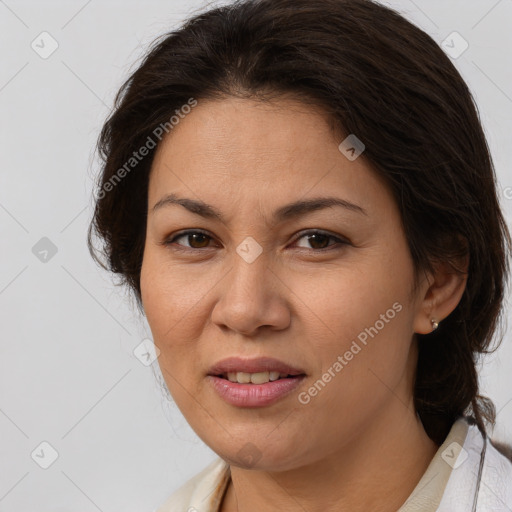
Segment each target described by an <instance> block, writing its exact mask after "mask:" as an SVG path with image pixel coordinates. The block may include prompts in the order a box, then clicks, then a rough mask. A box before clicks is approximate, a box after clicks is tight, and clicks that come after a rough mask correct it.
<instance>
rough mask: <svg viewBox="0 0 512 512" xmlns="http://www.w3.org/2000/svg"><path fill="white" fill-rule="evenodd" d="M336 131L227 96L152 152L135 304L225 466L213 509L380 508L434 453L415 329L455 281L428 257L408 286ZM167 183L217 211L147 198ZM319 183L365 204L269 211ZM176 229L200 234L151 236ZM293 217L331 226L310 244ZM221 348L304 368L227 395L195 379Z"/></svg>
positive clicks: (401, 258) (382, 200)
mask: <svg viewBox="0 0 512 512" xmlns="http://www.w3.org/2000/svg"><path fill="white" fill-rule="evenodd" d="M341 140H342V139H340V138H339V137H338V138H337V137H336V136H335V135H334V133H333V132H332V131H331V130H330V128H329V124H328V121H327V119H326V117H325V116H324V114H323V112H322V111H321V110H319V109H318V108H315V107H313V106H311V105H310V104H304V103H301V102H299V101H298V100H293V99H291V98H286V97H282V98H280V99H278V100H273V101H272V102H270V103H262V102H260V101H256V100H248V99H237V98H227V99H223V100H215V101H213V100H212V101H199V102H198V105H197V106H196V107H195V108H194V109H193V110H192V112H191V113H190V114H188V115H187V116H186V117H185V119H183V120H181V121H180V123H179V125H177V126H176V127H175V128H174V129H173V130H172V132H171V133H170V134H169V136H167V137H166V138H165V139H163V141H162V142H161V144H160V146H159V148H158V150H157V154H156V155H155V159H154V162H153V166H152V171H151V175H150V182H149V195H148V205H149V208H148V220H147V235H146V244H145V250H144V257H143V264H142V271H141V290H142V300H143V305H144V309H145V312H146V315H147V319H148V323H149V325H150V328H151V331H152V334H153V338H154V341H155V344H156V345H157V347H158V348H159V349H160V351H161V353H160V357H159V359H158V360H159V364H160V368H161V370H162V374H163V376H164V378H165V381H166V383H167V386H168V388H169V391H170V393H171V394H172V396H173V398H174V400H175V402H176V404H177V405H178V407H179V408H180V410H181V411H182V413H183V415H184V417H185V418H186V420H187V421H188V423H189V424H190V425H191V427H192V428H193V429H194V430H195V432H196V433H197V434H198V436H199V437H200V438H201V439H202V440H203V441H204V442H205V443H206V444H207V445H208V446H209V447H211V449H212V450H214V451H215V452H216V453H217V454H218V455H219V456H220V457H222V458H223V459H224V460H226V461H228V462H229V463H230V465H231V483H230V485H229V487H228V490H227V493H226V495H225V498H224V500H223V502H222V506H221V510H222V512H233V511H240V512H253V511H254V512H256V511H258V512H259V511H261V510H266V511H278V510H279V511H282V510H307V511H308V512H317V511H318V512H319V511H323V512H325V511H335V510H336V511H343V510H347V511H352V512H358V511H367V510H373V511H381V512H387V511H389V512H391V511H393V512H394V511H396V510H397V509H398V508H399V507H400V506H401V505H402V504H403V503H404V502H405V501H406V499H407V497H408V496H409V495H410V494H411V492H412V491H413V490H414V488H415V486H416V485H417V483H418V481H419V480H420V478H421V476H422V475H423V473H424V472H425V470H426V468H427V467H428V465H429V463H430V462H431V460H432V458H433V456H434V455H435V453H436V451H437V449H438V446H437V445H436V444H435V443H434V442H433V441H432V440H431V439H430V438H429V437H428V436H427V434H426V432H425V430H424V428H423V425H422V423H421V421H420V419H419V417H418V416H417V415H416V413H415V410H414V406H413V394H412V393H413V382H414V372H415V368H416V363H417V340H416V337H415V336H414V333H421V334H428V333H430V332H431V331H432V324H431V320H432V318H434V319H436V320H437V321H439V322H440V321H442V320H443V319H444V318H446V316H448V315H449V314H450V313H451V312H452V311H453V309H455V307H456V306H457V304H458V302H459V301H460V298H461V296H462V293H463V291H464V287H465V279H464V278H463V277H460V276H458V275H455V274H453V273H451V272H450V271H449V270H448V269H447V268H446V267H445V266H444V265H438V266H437V270H436V272H435V273H434V274H421V278H420V281H419V284H418V287H417V288H416V289H414V287H413V284H414V281H413V278H414V267H413V262H412V260H411V256H410V252H409V250H408V246H407V242H406V239H405V235H404V232H403V230H402V224H401V219H400V213H399V211H398V209H397V206H396V204H395V202H394V200H393V197H392V195H391V192H390V191H389V190H388V188H387V186H386V184H385V183H384V182H383V181H382V179H381V178H380V177H379V176H378V175H377V174H376V173H375V172H374V170H373V169H372V167H371V165H370V164H369V163H368V161H366V160H365V158H364V153H363V155H362V156H360V157H359V158H357V159H356V160H354V161H349V160H348V159H347V158H346V157H345V156H344V155H343V154H342V153H341V152H340V151H339V149H338V145H339V143H340V142H341ZM169 193H175V194H177V195H179V196H181V197H187V198H191V199H195V200H201V201H203V202H205V203H208V204H209V205H212V206H213V207H214V208H216V209H217V210H219V211H220V212H221V214H222V216H223V217H224V219H223V221H219V220H216V219H207V218H203V217H201V216H199V215H197V214H194V213H192V212H190V211H188V210H187V209H186V208H184V207H183V206H181V205H168V206H165V207H162V208H160V209H157V210H156V211H154V212H153V211H152V208H153V206H154V205H155V204H156V203H157V202H158V201H159V200H160V199H161V198H162V197H163V196H165V195H166V194H169ZM322 196H331V197H332V196H335V197H338V198H341V199H344V200H346V201H350V202H351V203H353V204H356V205H358V206H360V207H361V208H363V209H364V210H365V212H366V214H362V213H359V212H356V211H352V210H349V209H346V208H342V207H337V206H335V207H330V208H324V209H321V210H317V211H314V212H309V213H307V214H305V215H303V216H298V217H295V218H292V219H288V220H286V221H284V222H280V223H276V221H275V219H274V218H273V212H274V210H276V209H277V208H279V207H281V206H283V205H286V204H289V203H291V202H294V201H297V200H299V199H301V200H303V199H311V198H313V197H322ZM187 229H200V230H202V231H205V232H206V233H207V235H208V236H209V237H211V238H208V236H207V237H206V238H201V237H200V236H199V238H191V237H187V236H184V237H183V236H182V237H181V238H178V239H177V240H175V241H174V242H173V243H172V244H170V245H163V244H162V242H164V241H165V240H171V239H172V238H173V237H174V236H176V234H177V233H178V232H179V231H182V230H187ZM304 230H308V232H309V235H311V233H310V231H311V230H322V231H325V232H327V234H328V235H330V236H333V237H335V238H334V239H332V238H328V237H323V238H322V237H320V239H318V238H317V239H316V241H315V239H314V238H311V237H310V236H305V234H300V235H299V232H301V231H304ZM306 234H307V233H306ZM248 236H250V237H252V238H254V239H255V240H256V241H257V242H258V244H259V245H260V246H261V248H262V250H263V252H262V253H261V254H260V255H259V257H258V258H257V259H256V260H255V261H254V262H252V263H247V261H245V260H244V259H243V258H241V257H240V256H239V255H238V253H237V252H236V248H237V246H238V245H239V244H241V243H242V241H243V240H244V239H245V238H246V237H248ZM337 239H341V240H342V241H343V240H346V243H339V242H338V241H337ZM180 247H181V248H182V250H181V251H180V250H179V249H180ZM325 247H328V248H327V249H325ZM187 249H188V251H187ZM396 303H399V304H400V305H401V306H402V309H401V311H400V312H399V313H398V314H396V316H395V318H394V319H392V320H391V321H389V322H388V323H386V324H385V327H384V328H383V329H381V330H380V331H379V333H378V335H377V336H375V337H374V338H373V339H372V338H369V341H368V343H367V345H366V346H363V347H362V350H361V351H360V352H358V353H357V355H355V356H354V357H353V359H352V360H351V361H350V362H348V364H347V365H346V366H344V368H343V369H342V370H341V372H339V373H337V374H336V377H335V378H333V379H332V380H331V381H330V382H329V383H328V384H327V385H326V386H325V387H324V388H323V389H322V390H321V392H320V393H318V394H317V395H316V396H315V397H314V398H312V399H311V401H310V402H309V403H308V404H307V405H304V404H301V403H300V402H299V400H298V394H299V393H300V392H303V391H307V390H308V389H309V388H310V387H311V386H312V385H313V383H314V382H316V381H317V380H318V379H320V378H321V377H322V374H323V373H325V372H326V371H327V370H328V368H330V367H332V366H333V363H334V362H335V361H336V360H337V357H338V356H339V355H343V354H344V353H345V352H346V351H347V350H348V349H349V347H350V346H351V343H352V342H353V341H354V340H356V339H357V336H358V335H359V334H360V333H361V332H362V331H364V330H365V328H369V327H370V326H374V325H375V323H376V321H377V320H379V319H380V318H381V315H382V314H385V313H386V311H387V310H389V309H390V308H392V306H393V304H396ZM232 355H239V356H242V357H258V356H271V357H275V358H277V359H280V360H282V361H285V362H287V363H289V364H291V365H292V366H295V367H298V368H302V369H303V370H304V371H305V373H306V375H307V376H306V379H305V381H304V382H303V383H302V385H301V387H300V388H299V389H298V390H297V391H294V392H292V393H291V394H289V395H288V396H286V397H285V398H283V399H281V400H280V401H278V402H277V403H275V404H273V405H270V406H267V407H262V408H241V407H235V406H233V405H230V404H227V403H226V402H225V401H224V400H223V399H222V398H220V397H219V396H218V395H217V393H216V392H215V390H214V389H213V387H212V386H211V385H210V383H209V381H208V379H207V377H206V376H207V374H208V370H209V368H210V367H211V365H212V364H213V363H216V362H218V361H220V360H221V359H224V358H225V357H228V356H232ZM248 441H250V442H251V443H252V444H253V445H254V446H255V447H256V449H257V451H258V456H259V459H258V460H257V461H256V463H255V464H254V465H252V466H250V465H248V463H247V462H246V460H245V459H244V458H243V457H242V456H241V455H240V454H239V453H238V452H239V450H241V449H242V448H244V446H245V445H246V444H247V442H248ZM246 449H247V448H246Z"/></svg>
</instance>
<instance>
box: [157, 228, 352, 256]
mask: <svg viewBox="0 0 512 512" xmlns="http://www.w3.org/2000/svg"><path fill="white" fill-rule="evenodd" d="M194 234H200V235H204V236H206V237H208V238H210V240H213V237H211V236H210V235H209V234H208V233H206V232H204V231H201V230H198V229H193V230H188V231H181V232H179V233H177V234H176V235H175V236H173V237H172V238H170V239H167V240H164V241H163V242H161V245H164V246H169V247H170V246H171V245H173V244H174V242H175V241H176V240H178V239H179V238H183V237H185V236H187V235H194ZM308 235H325V236H327V237H328V238H330V239H333V240H336V241H337V243H336V244H333V245H330V246H327V247H324V248H323V249H310V250H311V251H314V252H325V251H330V250H334V249H339V247H336V246H340V245H349V244H350V242H349V241H348V240H344V239H342V238H340V237H337V236H334V235H332V234H330V233H328V232H326V231H321V230H317V229H313V230H309V231H303V232H301V233H299V236H297V237H296V238H295V240H294V243H295V242H297V241H299V240H300V239H301V238H304V237H305V236H308ZM209 248H210V247H202V248H193V247H186V246H181V245H179V244H177V246H176V247H175V249H176V250H179V251H186V252H190V251H192V252H197V251H201V250H205V249H209ZM300 249H306V248H305V247H301V248H300Z"/></svg>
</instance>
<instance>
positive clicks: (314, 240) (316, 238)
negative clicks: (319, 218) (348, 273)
mask: <svg viewBox="0 0 512 512" xmlns="http://www.w3.org/2000/svg"><path fill="white" fill-rule="evenodd" d="M303 238H306V239H307V243H308V244H310V247H311V248H312V249H316V250H319V251H321V250H324V249H329V248H331V247H332V246H338V245H346V244H348V242H347V241H345V240H342V239H341V238H338V237H336V236H333V235H330V234H329V233H324V232H322V231H309V232H307V233H304V234H303V235H302V236H300V237H299V238H297V241H298V240H301V239H303ZM329 240H334V241H335V243H334V244H332V243H331V244H329ZM299 247H301V246H299ZM302 247H304V246H302ZM306 248H308V247H306Z"/></svg>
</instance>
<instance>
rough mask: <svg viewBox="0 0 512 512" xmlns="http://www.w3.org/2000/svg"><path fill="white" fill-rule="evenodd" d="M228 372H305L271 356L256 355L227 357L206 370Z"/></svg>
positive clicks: (218, 373)
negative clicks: (251, 357)
mask: <svg viewBox="0 0 512 512" xmlns="http://www.w3.org/2000/svg"><path fill="white" fill-rule="evenodd" d="M228 372H244V373H259V372H279V373H286V374H288V375H303V374H304V373H305V372H304V371H303V370H301V369H300V368H295V367H293V366H291V365H289V364H287V363H284V362H283V361H279V360H278V359H274V358H272V357H257V358H254V359H247V358H242V357H228V358H226V359H222V360H221V361H219V362H217V363H215V364H214V365H213V366H212V367H211V368H210V369H209V370H208V375H223V374H225V373H228Z"/></svg>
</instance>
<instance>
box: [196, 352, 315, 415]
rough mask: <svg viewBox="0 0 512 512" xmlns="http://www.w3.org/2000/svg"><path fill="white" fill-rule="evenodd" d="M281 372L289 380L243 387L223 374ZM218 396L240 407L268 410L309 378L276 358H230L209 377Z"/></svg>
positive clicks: (218, 364) (219, 364)
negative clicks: (286, 375)
mask: <svg viewBox="0 0 512 512" xmlns="http://www.w3.org/2000/svg"><path fill="white" fill-rule="evenodd" d="M271 371H274V372H279V373H286V374H288V377H286V378H282V379H278V380H275V381H270V382H266V383H265V384H239V383H238V382H231V381H229V380H227V379H225V378H223V377H221V375H224V374H227V373H229V372H245V373H259V372H271ZM206 378H207V379H208V381H209V382H210V383H211V384H212V386H213V388H214V389H215V391H216V392H217V394H218V395H219V396H220V397H221V398H222V399H223V400H225V401H226V402H227V403H228V404H231V405H234V406H237V407H265V406H268V405H271V404H274V403H275V402H277V401H279V400H281V399H282V398H284V397H285V396H287V395H289V394H290V393H291V392H292V391H293V390H294V389H296V388H297V387H298V386H299V385H300V384H301V382H302V381H303V380H304V379H305V378H306V374H305V372H304V371H303V370H302V369H300V368H296V367H294V366H291V365H289V364H288V363H284V362H283V361H279V360H278V359H274V358H272V357H258V358H255V359H244V358H241V357H228V358H227V359H223V360H222V361H219V362H218V363H216V364H214V365H213V366H212V367H211V368H210V370H209V372H208V375H207V377H206Z"/></svg>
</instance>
